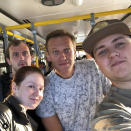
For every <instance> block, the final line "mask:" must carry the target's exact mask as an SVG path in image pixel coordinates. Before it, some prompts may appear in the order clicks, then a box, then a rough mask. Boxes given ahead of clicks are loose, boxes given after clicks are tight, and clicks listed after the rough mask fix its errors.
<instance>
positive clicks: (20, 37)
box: [7, 31, 34, 44]
mask: <svg viewBox="0 0 131 131" xmlns="http://www.w3.org/2000/svg"><path fill="white" fill-rule="evenodd" d="M7 35H10V36H13V37H16V38H19V39H21V40H25V41H27V42H30V43H32V44H33V43H34V41H32V40H30V39H27V38H25V37H23V36H20V35H17V34H14V33H12V32H10V31H7Z"/></svg>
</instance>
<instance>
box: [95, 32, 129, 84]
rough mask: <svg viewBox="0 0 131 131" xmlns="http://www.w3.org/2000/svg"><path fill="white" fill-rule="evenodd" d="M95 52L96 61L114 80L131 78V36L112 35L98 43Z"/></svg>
mask: <svg viewBox="0 0 131 131" xmlns="http://www.w3.org/2000/svg"><path fill="white" fill-rule="evenodd" d="M93 53H94V58H95V61H96V63H97V64H98V65H99V67H100V69H101V70H102V72H103V73H104V74H105V75H106V76H107V77H108V78H109V79H110V80H111V81H112V82H114V81H128V80H131V38H129V37H128V36H125V35H122V34H114V35H110V36H108V37H106V38H104V39H103V40H101V41H99V42H98V43H96V45H95V47H94V51H93Z"/></svg>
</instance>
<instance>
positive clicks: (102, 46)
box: [94, 45, 104, 53]
mask: <svg viewBox="0 0 131 131" xmlns="http://www.w3.org/2000/svg"><path fill="white" fill-rule="evenodd" d="M101 48H104V45H101V46H99V47H97V48H95V50H94V53H95V52H97V50H99V49H101Z"/></svg>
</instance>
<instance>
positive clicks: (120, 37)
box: [94, 36, 124, 52]
mask: <svg viewBox="0 0 131 131" xmlns="http://www.w3.org/2000/svg"><path fill="white" fill-rule="evenodd" d="M123 38H124V37H123V36H119V37H117V38H115V39H114V40H112V43H114V42H116V41H118V40H120V39H123ZM101 48H104V45H101V46H99V47H97V48H96V49H95V50H94V52H96V51H97V50H99V49H101Z"/></svg>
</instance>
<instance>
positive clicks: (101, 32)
mask: <svg viewBox="0 0 131 131" xmlns="http://www.w3.org/2000/svg"><path fill="white" fill-rule="evenodd" d="M118 33H119V34H124V35H131V32H130V29H129V27H128V26H127V25H126V24H125V23H123V22H121V21H120V20H118V19H112V20H104V21H100V22H98V23H96V24H95V25H94V26H93V28H92V29H91V31H90V33H89V35H88V36H87V38H86V39H85V40H84V42H83V44H82V46H83V49H84V50H85V51H86V52H88V53H89V54H90V55H91V56H93V49H94V46H95V44H96V43H97V42H99V41H100V40H102V39H103V38H105V37H107V36H109V35H112V34H118Z"/></svg>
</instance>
